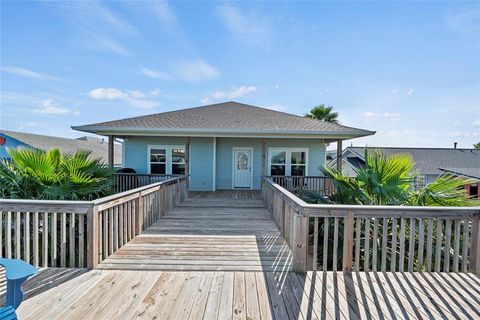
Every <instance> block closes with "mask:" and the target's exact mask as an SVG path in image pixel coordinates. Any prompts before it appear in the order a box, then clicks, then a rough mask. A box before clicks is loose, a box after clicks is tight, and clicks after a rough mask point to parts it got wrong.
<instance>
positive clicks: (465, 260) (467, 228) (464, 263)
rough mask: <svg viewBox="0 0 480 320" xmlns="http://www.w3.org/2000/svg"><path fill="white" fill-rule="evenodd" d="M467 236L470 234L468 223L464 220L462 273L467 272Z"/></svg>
mask: <svg viewBox="0 0 480 320" xmlns="http://www.w3.org/2000/svg"><path fill="white" fill-rule="evenodd" d="M469 234H470V221H469V220H466V219H465V220H464V221H463V245H462V272H467V271H468V258H469V254H468V245H469Z"/></svg>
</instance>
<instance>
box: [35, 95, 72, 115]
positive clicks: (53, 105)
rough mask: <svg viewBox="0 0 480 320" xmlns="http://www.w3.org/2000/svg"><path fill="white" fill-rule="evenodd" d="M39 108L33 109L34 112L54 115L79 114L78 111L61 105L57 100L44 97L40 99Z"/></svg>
mask: <svg viewBox="0 0 480 320" xmlns="http://www.w3.org/2000/svg"><path fill="white" fill-rule="evenodd" d="M40 106H41V108H40V109H35V110H34V112H35V113H41V114H55V115H66V114H70V113H73V114H79V112H78V111H72V110H70V109H67V108H65V107H63V106H61V105H60V104H59V103H58V102H57V101H55V100H53V99H44V100H42V101H40Z"/></svg>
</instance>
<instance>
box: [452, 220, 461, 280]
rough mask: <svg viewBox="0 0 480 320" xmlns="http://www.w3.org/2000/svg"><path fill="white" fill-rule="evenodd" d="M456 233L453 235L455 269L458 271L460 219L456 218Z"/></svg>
mask: <svg viewBox="0 0 480 320" xmlns="http://www.w3.org/2000/svg"><path fill="white" fill-rule="evenodd" d="M454 230H455V231H454V232H455V233H454V236H453V271H454V272H458V258H459V255H460V252H459V251H460V220H458V219H455V229H454Z"/></svg>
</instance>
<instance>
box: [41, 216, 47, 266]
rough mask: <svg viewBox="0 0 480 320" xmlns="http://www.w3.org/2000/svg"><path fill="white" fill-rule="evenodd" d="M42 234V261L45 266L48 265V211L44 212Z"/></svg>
mask: <svg viewBox="0 0 480 320" xmlns="http://www.w3.org/2000/svg"><path fill="white" fill-rule="evenodd" d="M42 234H43V238H42V241H43V243H42V248H43V250H42V261H43V266H44V267H48V212H44V213H43V221H42Z"/></svg>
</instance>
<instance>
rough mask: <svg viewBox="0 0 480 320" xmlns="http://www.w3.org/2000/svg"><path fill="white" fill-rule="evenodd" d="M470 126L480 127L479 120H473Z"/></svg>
mask: <svg viewBox="0 0 480 320" xmlns="http://www.w3.org/2000/svg"><path fill="white" fill-rule="evenodd" d="M472 125H473V126H474V127H480V118H477V119H475V120H473V122H472Z"/></svg>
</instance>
